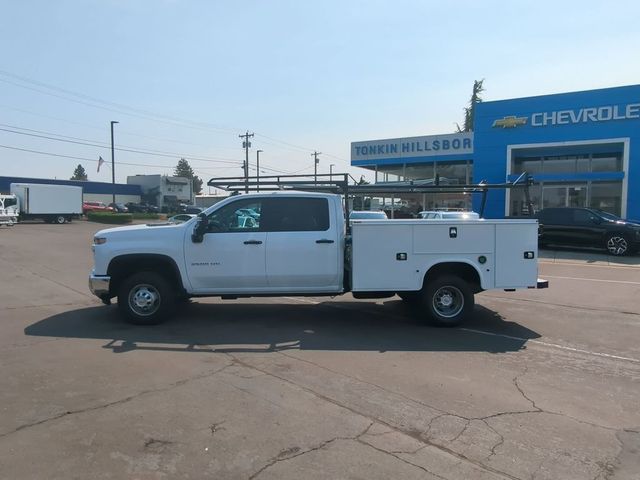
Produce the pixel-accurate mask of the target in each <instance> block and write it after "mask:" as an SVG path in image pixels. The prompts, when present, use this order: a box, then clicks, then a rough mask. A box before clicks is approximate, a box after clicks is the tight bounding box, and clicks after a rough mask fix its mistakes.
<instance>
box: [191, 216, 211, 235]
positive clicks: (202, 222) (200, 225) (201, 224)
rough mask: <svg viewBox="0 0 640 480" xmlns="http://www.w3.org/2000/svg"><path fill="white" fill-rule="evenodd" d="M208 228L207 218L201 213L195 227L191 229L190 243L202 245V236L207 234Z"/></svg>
mask: <svg viewBox="0 0 640 480" xmlns="http://www.w3.org/2000/svg"><path fill="white" fill-rule="evenodd" d="M208 227H209V217H207V215H206V214H205V213H204V212H203V213H199V214H198V222H197V223H196V226H195V227H194V228H193V233H192V234H191V241H192V242H193V243H202V241H203V240H204V234H205V233H206V232H207V229H208Z"/></svg>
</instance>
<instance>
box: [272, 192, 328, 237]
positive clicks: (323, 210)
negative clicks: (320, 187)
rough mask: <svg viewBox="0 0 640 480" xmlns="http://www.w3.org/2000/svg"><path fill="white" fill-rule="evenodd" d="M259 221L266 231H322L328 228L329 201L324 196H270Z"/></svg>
mask: <svg viewBox="0 0 640 480" xmlns="http://www.w3.org/2000/svg"><path fill="white" fill-rule="evenodd" d="M260 223H261V227H262V230H263V231H267V232H323V231H326V230H329V202H328V201H327V199H326V198H301V197H284V198H270V199H268V200H265V202H264V205H263V208H262V217H261V221H260Z"/></svg>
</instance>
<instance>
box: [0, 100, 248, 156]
mask: <svg viewBox="0 0 640 480" xmlns="http://www.w3.org/2000/svg"><path fill="white" fill-rule="evenodd" d="M0 108H5V109H7V110H15V111H16V112H21V113H26V114H28V115H33V116H36V117H42V118H48V119H50V120H56V121H58V122H64V123H68V124H70V125H78V126H81V127H85V128H92V129H94V130H101V131H104V126H98V125H90V124H88V123H82V122H74V121H73V120H68V119H66V118H61V117H56V116H53V115H45V114H43V113H36V112H32V111H31V110H25V109H23V108H17V107H12V106H9V105H2V104H0ZM15 128H18V127H15ZM25 130H26V129H25ZM119 135H127V136H129V137H140V138H147V139H149V140H157V141H161V142H169V143H177V144H180V145H193V146H197V147H204V146H205V145H203V144H201V143H194V142H186V141H184V140H177V139H175V138H167V137H155V136H153V135H145V134H142V133H139V132H131V131H129V132H128V131H126V130H122V131H119ZM61 136H63V135H61ZM207 147H211V145H207ZM215 148H221V149H225V150H232V149H233V150H235V147H220V146H216V147H215Z"/></svg>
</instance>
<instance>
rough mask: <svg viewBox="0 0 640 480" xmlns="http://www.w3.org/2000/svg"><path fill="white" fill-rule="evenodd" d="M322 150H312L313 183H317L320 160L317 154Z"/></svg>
mask: <svg viewBox="0 0 640 480" xmlns="http://www.w3.org/2000/svg"><path fill="white" fill-rule="evenodd" d="M321 154H322V152H316V151H314V152H313V153H312V154H311V156H312V157H313V159H314V161H313V182H314V183H318V163H319V162H320V160H318V155H321Z"/></svg>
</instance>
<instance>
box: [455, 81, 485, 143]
mask: <svg viewBox="0 0 640 480" xmlns="http://www.w3.org/2000/svg"><path fill="white" fill-rule="evenodd" d="M483 82H484V78H483V79H482V80H474V82H473V92H472V93H471V99H470V100H469V106H468V107H465V109H464V125H463V128H460V125H459V124H458V123H456V128H457V130H458V133H460V132H473V115H474V113H475V111H476V104H477V103H480V102H481V101H482V97H481V96H480V94H481V93H482V92H484V87H483V85H482V84H483Z"/></svg>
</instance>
